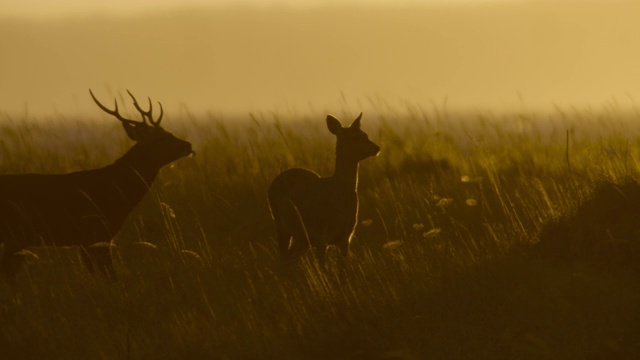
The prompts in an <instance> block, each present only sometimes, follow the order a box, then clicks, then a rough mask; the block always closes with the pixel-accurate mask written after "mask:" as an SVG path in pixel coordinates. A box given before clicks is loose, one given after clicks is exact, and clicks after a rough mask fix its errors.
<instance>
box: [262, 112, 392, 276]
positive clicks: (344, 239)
mask: <svg viewBox="0 0 640 360" xmlns="http://www.w3.org/2000/svg"><path fill="white" fill-rule="evenodd" d="M361 118H362V113H360V115H359V116H358V118H357V119H355V120H354V121H353V123H352V124H351V125H350V126H349V127H346V128H345V127H342V125H341V124H340V121H339V120H338V119H336V118H335V117H333V116H331V115H329V116H327V127H328V128H329V131H330V132H331V133H332V134H334V135H335V136H336V137H337V142H336V166H335V172H334V174H333V176H330V177H325V178H321V177H320V176H318V174H316V173H315V172H313V171H310V170H306V169H299V168H295V169H289V170H285V171H284V172H282V173H281V174H280V175H278V176H277V177H276V178H275V179H274V180H273V182H272V183H271V185H270V186H269V190H268V197H269V206H270V207H271V215H272V216H273V219H274V221H275V224H276V231H277V240H278V246H279V250H280V255H281V257H282V259H283V260H288V259H291V258H292V257H293V256H295V255H299V254H301V253H302V252H304V251H306V250H308V249H309V248H310V247H313V248H314V249H315V252H316V257H317V259H318V260H319V261H320V262H321V263H322V262H323V261H324V256H325V252H326V250H327V246H328V245H335V246H337V248H338V249H339V251H340V253H341V254H342V255H343V256H344V257H346V256H347V254H348V252H349V243H350V242H351V237H352V235H353V232H354V230H355V227H356V223H357V217H358V193H357V188H358V163H359V162H360V161H361V160H364V159H366V158H368V157H371V156H376V155H377V154H378V153H379V152H380V147H379V146H378V145H376V144H374V143H373V142H371V140H369V137H368V136H367V134H366V133H364V132H363V131H362V130H360V119H361Z"/></svg>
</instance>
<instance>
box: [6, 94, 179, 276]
mask: <svg viewBox="0 0 640 360" xmlns="http://www.w3.org/2000/svg"><path fill="white" fill-rule="evenodd" d="M96 101H97V100H96ZM134 101H135V99H134ZM136 104H137V103H136ZM99 105H100V104H99ZM136 107H137V106H136ZM115 111H116V113H117V108H116V110H115ZM147 114H148V115H149V117H150V111H149V112H148V113H147ZM118 116H119V115H118ZM152 124H153V125H154V126H148V125H146V123H138V122H130V123H127V122H123V125H124V126H125V129H126V130H127V133H128V134H129V136H130V137H131V138H132V139H134V140H136V141H138V143H137V144H136V145H134V146H133V147H132V148H131V149H130V150H129V151H128V152H127V153H126V154H125V155H124V156H122V157H121V158H119V159H118V160H116V161H115V162H114V163H113V164H111V165H108V166H105V167H103V168H99V169H94V170H88V171H79V172H74V173H69V174H16V175H1V176H0V243H4V258H3V259H2V262H1V263H0V272H1V273H3V274H4V275H5V276H7V277H8V278H9V280H15V276H16V273H17V271H18V270H19V267H20V264H21V262H22V257H21V255H20V254H19V251H20V250H22V249H25V248H28V247H33V246H81V247H82V248H83V251H82V255H83V259H84V260H85V264H86V265H87V267H88V269H89V270H92V271H93V270H94V266H97V267H98V268H99V269H100V270H102V271H104V272H105V273H106V274H107V275H108V276H109V277H111V278H114V276H115V272H114V270H113V263H112V260H111V253H110V249H109V247H104V246H101V247H92V246H91V245H93V244H96V243H102V242H110V241H111V239H112V238H113V236H114V235H115V234H116V233H117V232H118V231H119V230H120V228H121V227H122V225H123V223H124V221H125V220H126V218H127V216H128V215H129V213H130V212H131V210H133V208H134V207H135V206H136V205H137V204H138V203H139V202H140V201H141V200H142V198H143V197H144V196H145V194H146V193H147V192H148V190H149V187H150V186H151V183H152V182H153V180H154V179H155V177H156V176H157V174H158V172H159V171H160V168H161V167H162V166H163V165H165V164H167V163H169V162H171V161H174V160H177V159H178V158H180V157H183V156H185V155H188V154H189V153H191V152H192V150H191V144H189V143H188V142H186V141H184V140H180V139H178V138H176V137H174V136H173V135H171V134H170V133H168V132H166V131H164V130H163V129H162V128H160V127H159V126H158V124H159V121H158V122H156V123H153V122H152ZM143 133H145V134H143ZM152 140H153V141H152ZM163 141H164V143H162V142H163Z"/></svg>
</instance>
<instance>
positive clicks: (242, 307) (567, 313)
mask: <svg viewBox="0 0 640 360" xmlns="http://www.w3.org/2000/svg"><path fill="white" fill-rule="evenodd" d="M336 115H338V117H339V118H342V119H351V118H353V116H352V115H353V114H350V113H349V114H348V113H347V112H346V111H345V112H344V113H336ZM0 116H1V118H0V173H2V174H6V173H26V172H43V173H59V172H69V171H77V170H83V169H90V168H95V167H99V166H103V165H107V164H109V163H111V162H112V161H113V160H115V159H116V158H117V157H118V156H120V155H121V154H123V153H124V151H126V149H127V148H128V147H129V146H131V142H130V141H129V140H128V139H126V136H125V134H124V131H123V130H122V128H121V127H120V126H119V125H118V124H117V122H116V121H114V120H112V119H108V118H106V117H104V118H98V119H90V120H85V119H71V118H66V119H65V118H62V117H56V118H52V119H37V121H34V119H23V118H12V117H9V116H6V115H4V116H2V115H0ZM324 116H325V114H320V113H318V114H309V115H304V116H294V115H286V114H282V115H278V114H275V115H274V114H253V115H247V116H244V117H238V118H232V117H228V118H225V117H215V116H209V117H202V118H198V117H194V116H189V115H183V116H182V117H173V118H171V117H170V118H168V119H167V120H165V123H166V124H165V127H166V128H167V130H169V131H172V132H173V133H174V134H176V135H178V136H181V137H183V138H185V139H187V140H190V141H191V142H193V144H194V149H195V150H196V152H197V155H196V156H195V157H192V158H186V159H181V160H180V161H178V162H175V163H174V164H172V165H170V166H168V167H166V168H164V169H163V171H162V172H161V175H160V177H159V178H158V179H157V180H156V182H155V183H154V185H153V188H152V191H151V192H150V193H149V194H148V195H147V197H146V198H145V200H144V201H143V202H142V203H141V204H140V205H139V206H138V207H137V209H136V210H135V211H134V212H133V213H132V214H131V215H130V217H129V220H128V221H127V223H126V225H125V227H124V228H123V229H122V231H121V232H120V233H119V234H118V236H117V237H116V238H115V239H114V243H115V245H116V246H115V248H114V252H115V254H116V259H117V264H116V265H117V271H118V274H119V275H120V278H121V280H120V281H119V282H117V283H110V282H108V281H107V280H106V279H103V278H101V277H100V276H95V275H90V274H88V273H87V272H86V271H85V270H84V269H83V267H82V265H81V262H80V257H79V253H78V252H77V249H66V248H61V249H45V248H41V249H32V250H33V252H34V254H33V256H31V258H30V260H29V262H28V265H27V266H26V267H25V268H23V269H22V271H21V272H20V274H19V281H20V285H19V289H18V290H17V291H13V290H11V289H10V288H9V287H8V286H6V285H5V284H0V286H1V287H0V324H1V326H0V354H2V358H3V359H14V358H15V359H18V358H20V359H603V358H607V359H624V358H630V359H631V358H638V357H640V281H639V280H638V279H639V278H638V275H640V238H639V237H640V222H639V221H638V220H637V216H638V214H640V183H638V182H637V180H636V179H637V178H638V172H639V170H640V165H639V164H638V160H639V159H640V137H639V136H638V135H640V131H639V130H640V126H638V119H637V118H638V116H637V115H636V114H635V113H633V112H629V113H627V112H625V111H622V110H620V109H618V108H617V107H615V106H608V107H605V108H603V109H602V110H593V109H590V110H584V111H581V110H576V109H573V110H568V111H564V110H562V109H557V110H556V111H555V112H552V113H550V114H534V113H526V112H522V113H513V114H492V113H488V112H487V113H481V112H478V113H471V114H454V113H452V112H448V111H446V110H445V109H433V110H429V111H422V110H420V109H418V108H414V107H410V106H409V107H407V109H402V111H398V112H394V111H393V110H386V111H380V112H379V113H378V114H377V115H371V114H365V116H364V118H363V129H364V130H365V131H367V132H368V133H369V135H370V137H371V138H372V139H373V140H374V141H375V142H377V143H378V144H379V145H380V146H381V147H382V153H381V154H380V156H378V157H376V158H372V159H368V160H366V161H364V162H363V163H362V164H361V166H360V183H359V194H360V201H361V203H360V205H361V206H360V215H359V220H360V223H359V225H358V227H357V229H356V237H355V239H354V241H353V243H352V248H351V249H352V254H351V255H352V256H351V258H350V260H349V261H348V263H347V264H346V265H345V267H344V268H343V269H342V268H339V267H338V266H337V264H336V262H335V259H336V256H337V252H335V251H330V252H329V254H328V255H329V264H328V266H327V268H326V269H319V268H318V266H317V265H316V263H315V262H314V261H313V259H312V257H311V255H309V256H308V257H305V258H303V259H301V261H300V263H299V264H297V265H295V266H293V267H291V268H284V267H282V266H281V264H280V263H279V261H278V255H277V251H276V248H277V246H276V244H275V240H274V236H275V230H274V228H273V225H272V223H271V218H270V213H269V208H268V204H267V201H266V189H267V187H268V185H269V182H270V180H271V179H272V178H273V177H274V176H275V175H276V174H278V173H279V172H280V171H282V170H284V169H286V168H289V167H293V166H298V167H305V168H310V169H314V170H316V171H317V172H319V173H320V174H322V175H325V176H326V175H330V174H331V172H332V169H333V161H334V138H333V136H331V134H329V132H328V131H327V130H326V128H325V123H324Z"/></svg>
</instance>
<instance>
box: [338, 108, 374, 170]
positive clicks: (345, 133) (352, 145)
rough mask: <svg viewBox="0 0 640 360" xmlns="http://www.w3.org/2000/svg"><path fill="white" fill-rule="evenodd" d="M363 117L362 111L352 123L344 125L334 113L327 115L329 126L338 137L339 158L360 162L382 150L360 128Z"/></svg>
mask: <svg viewBox="0 0 640 360" xmlns="http://www.w3.org/2000/svg"><path fill="white" fill-rule="evenodd" d="M361 119H362V113H360V115H358V117H357V118H356V119H355V120H353V122H352V123H351V125H349V126H348V127H343V126H342V124H341V123H340V120H338V119H336V118H335V117H334V116H333V115H327V127H328V128H329V131H330V132H331V133H332V134H334V135H335V136H336V137H337V138H338V141H337V143H336V154H337V156H338V157H339V158H344V159H347V160H349V161H354V162H358V161H360V160H364V159H366V158H368V157H371V156H376V155H378V153H379V152H380V147H379V146H378V145H376V144H375V143H374V142H372V141H371V140H369V136H368V135H367V133H365V132H364V131H362V130H361V129H360V121H361Z"/></svg>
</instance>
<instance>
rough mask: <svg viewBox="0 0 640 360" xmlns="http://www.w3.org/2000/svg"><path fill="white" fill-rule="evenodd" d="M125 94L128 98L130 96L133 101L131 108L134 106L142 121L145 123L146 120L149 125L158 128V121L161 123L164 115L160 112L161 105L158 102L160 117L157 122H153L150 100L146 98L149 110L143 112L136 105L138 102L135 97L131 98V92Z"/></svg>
mask: <svg viewBox="0 0 640 360" xmlns="http://www.w3.org/2000/svg"><path fill="white" fill-rule="evenodd" d="M127 93H128V94H129V96H131V99H132V100H133V106H135V107H136V110H138V112H139V113H140V114H141V115H142V121H144V122H145V123H146V122H147V120H149V122H150V123H151V125H153V126H160V121H162V116H163V115H164V111H163V110H162V103H160V102H159V101H158V105H160V116H159V117H158V120H156V121H153V105H152V104H151V98H150V97H147V100H149V110H148V111H144V110H142V109H141V108H140V105H139V104H138V100H136V98H135V96H133V94H132V93H131V91H129V90H127Z"/></svg>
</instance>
